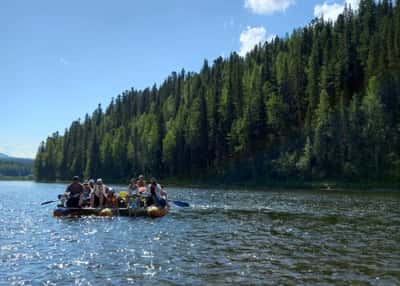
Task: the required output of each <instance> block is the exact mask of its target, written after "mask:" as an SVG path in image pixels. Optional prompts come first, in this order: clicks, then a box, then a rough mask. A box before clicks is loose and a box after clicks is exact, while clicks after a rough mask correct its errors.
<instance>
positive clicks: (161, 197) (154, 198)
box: [147, 177, 167, 208]
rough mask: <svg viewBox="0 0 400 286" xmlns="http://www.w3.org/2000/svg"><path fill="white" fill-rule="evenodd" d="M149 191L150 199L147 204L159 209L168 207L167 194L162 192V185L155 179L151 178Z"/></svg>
mask: <svg viewBox="0 0 400 286" xmlns="http://www.w3.org/2000/svg"><path fill="white" fill-rule="evenodd" d="M148 189H149V190H150V197H149V198H148V200H147V204H148V205H152V204H154V205H156V206H157V207H159V208H164V207H165V206H166V205H167V201H166V196H165V195H166V192H165V191H163V190H162V187H161V185H160V184H158V183H157V181H156V179H155V178H154V177H153V178H151V180H150V184H149V186H148Z"/></svg>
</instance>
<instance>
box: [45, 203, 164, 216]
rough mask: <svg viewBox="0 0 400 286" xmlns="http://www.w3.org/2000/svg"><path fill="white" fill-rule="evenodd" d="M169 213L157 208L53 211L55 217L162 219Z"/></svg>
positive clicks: (61, 208)
mask: <svg viewBox="0 0 400 286" xmlns="http://www.w3.org/2000/svg"><path fill="white" fill-rule="evenodd" d="M168 212H169V208H168V207H164V208H158V207H156V206H149V207H146V208H66V207H59V208H56V209H55V210H54V211H53V215H54V216H55V217H79V216H129V217H151V218H158V217H163V216H165V215H166V214H167V213H168Z"/></svg>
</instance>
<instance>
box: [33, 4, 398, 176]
mask: <svg viewBox="0 0 400 286" xmlns="http://www.w3.org/2000/svg"><path fill="white" fill-rule="evenodd" d="M138 173H144V174H152V175H155V176H159V177H181V178H198V177H199V176H201V177H204V178H205V177H217V178H221V179H229V180H233V181H235V180H238V181H243V180H249V179H255V178H261V179H265V180H268V179H286V178H293V177H296V178H302V179H305V180H309V179H313V178H341V179H346V178H349V179H360V178H373V179H377V180H382V179H391V180H400V5H398V4H396V5H394V4H393V3H392V2H391V1H388V0H383V1H380V2H379V3H376V2H375V1H374V0H361V1H360V7H359V8H358V9H357V10H353V9H352V8H351V7H349V6H346V7H345V10H344V11H343V13H342V14H341V15H339V17H338V18H337V20H336V21H335V22H334V23H332V22H329V21H324V20H323V19H315V20H313V21H312V22H311V23H310V24H309V25H307V26H306V27H304V28H299V29H296V30H294V31H293V32H292V34H291V35H290V36H286V37H283V38H279V37H276V38H275V39H273V40H272V41H271V42H265V43H262V44H259V45H258V46H256V47H255V48H254V49H253V50H252V51H251V52H249V53H248V54H247V55H246V56H245V57H241V56H239V55H238V54H237V53H235V52H233V53H232V54H231V55H230V56H229V57H227V58H222V57H219V58H217V59H216V60H214V62H213V63H212V64H209V63H208V62H207V61H205V62H204V64H203V67H202V68H201V70H200V71H199V72H197V73H194V72H186V71H184V70H182V71H181V72H173V73H172V74H171V75H169V76H168V78H166V80H165V81H164V82H163V83H162V84H161V85H160V86H156V85H154V86H153V87H151V88H146V89H144V90H136V89H131V90H127V91H125V92H123V93H122V94H121V95H118V96H117V97H116V98H115V99H113V100H112V101H111V103H110V104H109V105H108V106H107V107H106V108H105V109H103V108H102V106H100V105H99V106H98V107H97V109H95V110H94V112H93V113H92V114H91V115H86V116H85V118H84V120H77V121H74V122H72V124H71V126H70V127H69V128H68V129H66V130H65V132H64V134H62V135H61V134H59V133H58V132H56V133H54V134H52V135H51V136H49V137H48V138H47V140H46V141H45V142H42V143H41V144H40V146H39V149H38V152H37V156H36V160H35V175H36V178H37V179H39V180H42V179H66V178H68V179H69V178H71V177H72V176H73V175H76V174H78V175H81V176H84V177H87V178H89V177H92V176H97V177H103V178H110V179H116V180H117V179H126V178H127V177H129V176H131V175H137V174H138Z"/></svg>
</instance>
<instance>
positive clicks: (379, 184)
mask: <svg viewBox="0 0 400 286" xmlns="http://www.w3.org/2000/svg"><path fill="white" fill-rule="evenodd" d="M148 179H149V178H148ZM0 180H1V178H0ZM7 180H33V179H32V178H31V179H28V178H25V179H19V178H7ZM103 180H104V182H105V184H107V185H110V184H113V185H122V186H123V185H128V184H129V178H127V179H126V180H118V179H103ZM159 181H160V183H161V184H162V185H165V186H166V187H186V188H199V189H204V188H218V189H249V190H266V189H275V190H279V189H293V190H294V189H300V190H301V189H312V190H325V191H339V190H348V189H352V190H396V191H399V190H400V182H394V181H378V180H366V179H360V180H358V181H345V180H338V179H326V180H322V179H319V180H303V179H293V178H292V179H286V180H282V179H280V180H277V179H275V180H272V179H270V180H248V181H233V180H227V179H218V178H210V177H197V178H180V177H170V178H162V179H160V180H159ZM39 182H42V183H65V184H68V183H70V180H41V181H39Z"/></svg>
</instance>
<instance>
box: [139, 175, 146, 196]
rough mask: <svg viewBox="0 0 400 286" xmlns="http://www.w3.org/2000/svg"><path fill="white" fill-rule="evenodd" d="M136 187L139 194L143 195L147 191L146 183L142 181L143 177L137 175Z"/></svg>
mask: <svg viewBox="0 0 400 286" xmlns="http://www.w3.org/2000/svg"><path fill="white" fill-rule="evenodd" d="M137 187H138V192H139V194H145V193H146V191H147V189H146V181H145V180H144V176H143V175H139V179H138V181H137Z"/></svg>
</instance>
